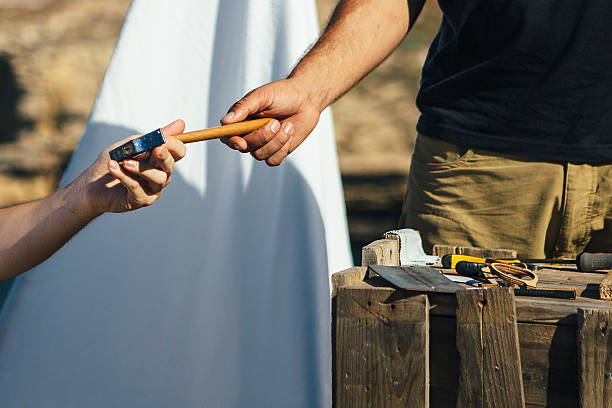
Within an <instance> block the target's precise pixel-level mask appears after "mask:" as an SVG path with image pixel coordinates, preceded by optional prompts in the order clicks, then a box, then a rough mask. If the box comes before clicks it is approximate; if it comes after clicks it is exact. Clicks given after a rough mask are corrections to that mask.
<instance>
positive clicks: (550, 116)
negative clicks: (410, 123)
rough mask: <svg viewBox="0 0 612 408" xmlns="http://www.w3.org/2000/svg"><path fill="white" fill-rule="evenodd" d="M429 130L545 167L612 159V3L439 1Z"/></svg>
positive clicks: (425, 106)
mask: <svg viewBox="0 0 612 408" xmlns="http://www.w3.org/2000/svg"><path fill="white" fill-rule="evenodd" d="M439 3H440V8H441V9H442V12H443V16H444V17H443V19H442V24H441V26H440V31H439V32H438V35H437V37H436V38H435V40H434V42H433V43H432V45H431V48H430V50H429V54H428V56H427V60H426V62H425V65H424V67H423V79H422V81H421V89H420V91H419V95H418V97H417V105H418V107H419V109H420V110H421V113H422V115H421V118H420V120H419V123H418V125H417V129H418V131H419V132H420V133H422V134H424V135H426V136H429V137H434V138H438V139H442V140H445V141H449V142H452V143H455V144H459V145H463V146H469V147H474V148H480V149H485V150H492V151H501V152H506V153H511V154H518V155H521V156H527V157H533V158H538V159H543V160H545V161H570V162H575V163H585V162H588V163H596V162H612V0H462V1H458V0H439Z"/></svg>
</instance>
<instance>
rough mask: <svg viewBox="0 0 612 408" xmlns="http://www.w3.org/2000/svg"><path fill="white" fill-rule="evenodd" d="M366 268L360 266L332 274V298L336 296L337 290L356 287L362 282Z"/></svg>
mask: <svg viewBox="0 0 612 408" xmlns="http://www.w3.org/2000/svg"><path fill="white" fill-rule="evenodd" d="M367 270H368V268H366V267H362V266H353V267H352V268H348V269H345V270H343V271H341V272H336V273H334V274H332V277H331V283H332V297H334V296H336V291H337V290H338V288H341V287H343V286H352V285H357V284H359V283H361V282H363V279H364V278H365V276H366V273H367Z"/></svg>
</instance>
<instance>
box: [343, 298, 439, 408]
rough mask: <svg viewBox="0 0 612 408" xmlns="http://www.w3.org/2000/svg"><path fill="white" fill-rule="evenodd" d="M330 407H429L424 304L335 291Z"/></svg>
mask: <svg viewBox="0 0 612 408" xmlns="http://www.w3.org/2000/svg"><path fill="white" fill-rule="evenodd" d="M335 308H336V312H335V320H334V325H335V333H336V339H338V341H336V342H335V344H334V349H335V352H334V355H335V357H336V364H335V367H334V380H335V385H336V387H337V391H336V393H335V396H334V405H335V406H336V407H339V408H340V407H350V408H355V407H357V408H358V407H406V406H409V407H428V406H429V313H428V310H429V302H428V299H427V296H426V295H418V296H414V297H411V298H407V299H403V300H399V301H390V300H389V293H388V292H387V291H380V290H376V289H372V290H360V291H355V290H350V289H346V288H343V287H339V288H338V289H337V293H336V297H335Z"/></svg>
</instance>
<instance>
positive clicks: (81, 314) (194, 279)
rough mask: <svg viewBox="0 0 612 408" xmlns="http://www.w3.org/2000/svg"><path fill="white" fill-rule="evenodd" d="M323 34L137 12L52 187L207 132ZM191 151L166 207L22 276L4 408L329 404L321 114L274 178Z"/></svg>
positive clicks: (12, 318)
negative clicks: (116, 153)
mask: <svg viewBox="0 0 612 408" xmlns="http://www.w3.org/2000/svg"><path fill="white" fill-rule="evenodd" d="M317 32H318V28H317V22H316V12H315V6H314V1H312V0H251V1H246V0H206V1H202V0H183V1H178V2H170V1H164V0H146V1H145V0H135V1H134V2H133V4H132V6H131V8H130V11H129V13H128V15H127V18H126V21H125V24H124V27H123V29H122V32H121V35H120V39H119V42H118V44H117V48H116V50H115V54H114V56H113V58H112V62H111V64H110V66H109V68H108V71H107V74H106V77H105V79H104V82H103V85H102V87H101V90H100V93H99V95H98V99H97V101H96V104H95V106H94V109H93V112H92V114H91V117H90V120H89V124H88V126H87V130H86V132H85V135H84V136H83V138H82V140H81V143H80V145H79V147H78V149H77V150H76V152H75V154H74V156H73V158H72V160H71V163H70V165H69V167H68V169H67V170H66V173H65V175H64V181H63V183H64V184H65V183H67V182H69V181H71V180H72V179H74V177H76V176H77V175H78V174H79V173H80V172H81V171H82V170H83V169H84V168H86V167H87V166H88V165H89V164H90V163H91V162H92V161H93V159H94V158H95V157H96V156H97V155H98V154H99V152H100V151H101V150H102V149H103V148H104V147H105V146H107V145H109V144H110V143H111V142H113V141H115V140H117V139H120V138H122V137H124V136H127V135H129V134H133V133H142V132H146V131H150V130H152V129H154V128H157V127H160V126H162V125H164V124H166V123H168V122H170V121H172V120H174V119H176V118H182V119H184V120H185V121H186V123H187V128H188V129H187V130H195V129H199V128H204V127H209V126H216V125H217V124H218V120H219V118H220V117H221V116H222V115H223V114H224V112H225V110H226V109H227V108H228V107H229V106H230V105H231V103H233V102H234V101H235V100H237V99H238V98H239V97H241V96H242V95H243V94H244V93H245V92H247V91H248V90H250V89H252V88H254V87H256V86H259V85H261V84H263V83H266V82H269V81H271V80H274V79H279V78H282V77H284V76H286V75H287V74H288V72H289V71H290V70H291V67H292V65H293V64H294V63H295V62H296V61H297V60H298V58H299V57H300V56H301V54H302V53H303V52H304V50H305V49H306V48H307V46H308V45H309V44H310V43H311V42H312V41H314V40H315V38H316V36H317ZM187 152H188V154H187V157H186V158H185V159H184V160H183V161H182V162H180V163H179V164H178V165H177V168H176V171H175V174H174V175H173V182H172V184H171V185H170V187H169V188H168V189H167V191H166V192H165V193H164V196H163V197H162V200H161V201H160V202H158V203H156V204H155V205H154V206H153V207H150V208H146V209H143V210H141V211H137V212H135V213H130V214H125V215H106V216H103V217H102V218H100V219H98V220H96V221H95V222H94V223H92V224H91V225H90V226H88V227H87V228H86V229H85V230H84V231H82V232H81V233H80V234H79V235H78V236H77V237H76V238H75V239H74V240H73V241H71V242H70V243H69V244H68V245H67V246H66V247H64V248H63V249H62V250H61V251H60V252H58V253H57V254H56V255H55V256H54V257H52V258H51V259H50V260H49V261H47V262H46V263H45V264H43V265H41V266H40V267H38V268H37V269H35V270H33V271H30V272H29V273H27V274H25V275H24V276H22V277H21V278H20V279H18V280H17V282H16V284H15V286H14V288H13V290H12V292H11V294H10V296H9V298H8V300H7V303H6V305H5V307H4V310H3V311H2V315H1V319H0V398H1V401H2V402H1V405H2V407H22V406H30V407H243V406H249V407H251V406H253V407H308V408H311V407H319V406H329V405H330V401H331V373H330V372H331V351H330V317H329V315H330V311H329V283H328V278H329V275H328V274H329V273H330V272H333V271H337V270H340V269H343V268H345V267H347V266H349V265H350V264H351V259H350V252H349V244H348V234H347V228H346V217H345V212H344V202H343V198H342V190H341V185H340V178H339V171H338V165H337V159H336V151H335V145H334V138H333V129H332V122H331V116H330V114H329V112H325V113H324V115H323V117H322V119H321V122H320V124H319V126H318V128H317V129H316V131H315V132H314V133H313V134H312V135H311V136H310V137H309V138H308V139H307V141H306V142H305V143H304V144H303V145H302V146H301V147H300V148H299V149H298V150H297V151H296V152H294V153H293V154H292V155H291V156H289V158H288V160H287V161H286V162H285V163H284V164H283V165H282V166H281V167H279V168H268V167H266V165H265V164H263V163H259V162H255V161H254V160H253V159H252V158H251V157H250V156H249V155H241V154H240V153H237V152H234V151H231V150H229V149H227V148H226V147H225V146H224V145H222V144H221V143H219V142H218V141H213V142H206V143H197V144H192V145H188V148H187Z"/></svg>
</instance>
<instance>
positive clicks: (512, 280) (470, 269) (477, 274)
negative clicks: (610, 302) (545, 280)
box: [455, 261, 576, 299]
mask: <svg viewBox="0 0 612 408" xmlns="http://www.w3.org/2000/svg"><path fill="white" fill-rule="evenodd" d="M487 267H488V269H489V272H488V273H487V272H485V271H484V268H487ZM455 270H456V271H457V273H458V274H460V275H463V276H468V277H471V278H474V279H477V280H479V281H480V282H483V283H484V284H485V285H486V284H489V283H490V282H491V281H490V279H492V278H499V279H502V280H503V281H504V282H507V284H510V285H512V286H518V287H517V288H515V289H514V294H515V295H516V296H533V297H550V298H557V299H575V298H576V291H575V290H572V289H559V288H551V287H542V286H537V284H538V275H537V274H536V273H535V272H534V271H532V270H530V269H527V268H522V267H520V266H518V264H516V263H510V264H508V263H501V262H491V263H480V262H468V261H460V262H458V263H457V265H456V267H455Z"/></svg>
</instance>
